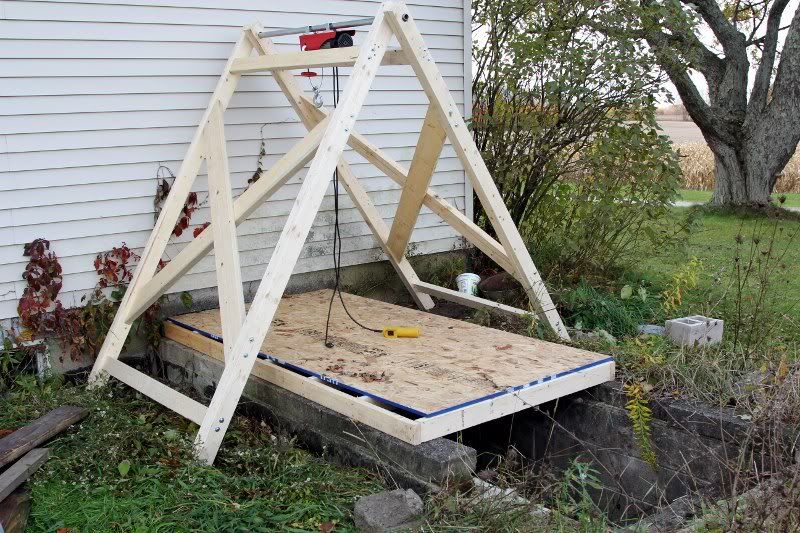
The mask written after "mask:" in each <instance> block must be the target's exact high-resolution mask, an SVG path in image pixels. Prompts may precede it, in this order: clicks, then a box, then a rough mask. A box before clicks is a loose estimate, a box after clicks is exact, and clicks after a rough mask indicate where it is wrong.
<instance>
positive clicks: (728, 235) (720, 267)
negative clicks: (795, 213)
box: [640, 213, 800, 319]
mask: <svg viewBox="0 0 800 533" xmlns="http://www.w3.org/2000/svg"><path fill="white" fill-rule="evenodd" d="M738 241H741V242H738ZM770 243H772V249H773V252H772V255H773V256H775V258H776V264H775V269H774V271H773V273H772V282H773V285H772V286H771V290H772V291H775V292H779V293H780V298H779V301H777V302H776V304H777V305H779V306H780V309H781V310H782V311H784V312H786V313H788V314H789V315H790V316H791V317H794V318H798V319H800V307H798V305H797V304H798V302H800V276H798V275H797V265H798V263H800V221H797V220H784V219H767V218H756V217H750V216H739V215H734V214H730V215H728V214H714V213H703V214H702V215H701V216H700V218H699V220H698V224H697V226H696V227H695V229H694V230H693V231H692V233H691V235H690V236H689V237H688V239H687V240H686V242H685V243H684V245H683V246H680V247H677V248H672V249H668V250H666V251H665V253H661V254H658V253H656V254H648V255H646V256H644V257H643V258H642V262H641V264H640V269H641V272H643V273H645V274H646V276H647V277H648V278H650V279H652V280H657V281H658V284H659V285H664V284H667V283H668V282H669V280H670V278H671V277H672V276H673V275H674V273H675V272H676V271H678V270H679V269H680V268H681V267H682V266H683V265H686V264H687V263H688V262H689V261H690V260H691V258H693V257H696V258H697V259H699V260H700V261H701V262H702V264H703V266H702V269H701V273H700V279H699V284H698V286H697V288H695V289H693V290H690V291H688V292H687V294H686V296H685V297H686V303H687V307H688V308H689V309H688V310H692V307H693V306H694V310H700V309H697V308H698V307H702V306H703V305H705V304H708V303H709V302H710V301H713V296H714V295H721V294H722V293H725V295H726V296H733V295H732V294H731V292H730V284H731V283H733V281H734V279H735V273H736V269H737V268H740V267H742V266H743V265H744V264H745V263H744V262H745V261H748V260H749V259H750V258H751V256H752V257H753V259H754V260H759V259H761V260H763V258H764V257H765V256H764V255H763V253H762V252H763V251H765V250H766V249H767V247H768V246H769V245H770ZM737 257H739V261H741V263H740V264H737V260H736V258H737ZM778 258H780V261H777V259H778Z"/></svg>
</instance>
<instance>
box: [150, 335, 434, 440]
mask: <svg viewBox="0 0 800 533" xmlns="http://www.w3.org/2000/svg"><path fill="white" fill-rule="evenodd" d="M164 336H165V337H166V338H168V339H172V340H174V341H177V342H179V343H181V344H183V345H184V346H188V347H189V348H192V349H193V350H197V351H199V352H201V353H203V354H204V355H207V356H209V357H212V358H214V359H216V360H217V361H222V362H224V353H223V352H224V349H223V347H222V346H221V345H220V343H219V341H217V340H214V339H212V338H209V337H206V336H205V335H201V334H200V333H197V332H195V331H191V330H188V329H186V328H184V327H181V326H178V325H177V324H175V323H174V322H170V321H165V322H164ZM250 379H263V380H264V381H268V382H270V383H272V384H273V385H277V386H278V387H281V388H283V389H286V390H288V391H291V392H292V393H293V394H297V395H300V396H302V397H303V398H306V399H307V400H311V401H312V402H316V403H318V404H320V405H322V406H323V407H327V408H328V409H332V410H333V411H336V412H337V413H341V414H344V415H346V416H348V417H350V418H352V419H353V420H355V421H357V422H361V423H362V424H367V425H369V426H370V427H373V428H375V429H377V430H379V431H383V432H384V433H388V434H389V435H392V436H395V437H397V438H398V439H400V440H403V441H405V442H409V443H411V444H419V443H420V441H419V438H418V437H417V434H418V433H419V427H418V425H417V424H416V423H415V422H414V421H413V420H411V419H409V418H406V417H404V416H401V415H399V414H397V413H394V412H392V411H390V410H388V409H386V408H385V407H383V406H379V405H375V404H372V403H366V402H363V401H361V400H360V399H358V398H355V397H353V396H351V395H350V394H347V393H346V392H343V391H340V390H337V389H335V388H333V387H331V386H329V385H327V384H326V383H324V382H322V381H320V380H319V379H317V378H316V377H309V376H304V375H302V374H298V373H297V372H294V371H292V370H289V369H287V368H283V367H281V366H279V365H276V364H275V363H273V362H272V361H269V360H265V359H259V360H258V361H256V363H255V365H254V366H253V372H252V374H251V377H250Z"/></svg>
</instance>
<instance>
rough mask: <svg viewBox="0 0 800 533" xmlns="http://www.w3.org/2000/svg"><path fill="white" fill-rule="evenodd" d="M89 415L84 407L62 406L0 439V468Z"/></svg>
mask: <svg viewBox="0 0 800 533" xmlns="http://www.w3.org/2000/svg"><path fill="white" fill-rule="evenodd" d="M88 414H89V411H87V410H86V409H84V408H83V407H76V406H74V405H62V406H61V407H57V408H55V409H53V410H52V411H50V412H49V413H47V414H46V415H44V416H41V417H39V418H37V419H36V420H34V421H33V422H31V423H30V424H28V425H27V426H25V427H22V428H20V429H18V430H16V431H15V432H14V433H12V434H10V435H7V436H5V437H3V438H2V439H0V468H2V467H4V466H5V465H7V464H9V463H11V462H13V461H16V460H17V459H19V458H20V457H22V456H23V455H25V454H26V453H28V452H29V451H31V450H32V449H34V448H35V447H36V446H38V445H40V444H41V443H43V442H45V441H47V440H49V439H51V438H53V437H54V436H55V435H58V434H59V433H61V432H62V431H64V430H65V429H67V428H68V427H69V426H71V425H72V424H75V423H76V422H79V421H81V420H83V419H84V418H86V415H88Z"/></svg>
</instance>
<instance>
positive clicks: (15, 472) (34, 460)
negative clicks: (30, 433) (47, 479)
mask: <svg viewBox="0 0 800 533" xmlns="http://www.w3.org/2000/svg"><path fill="white" fill-rule="evenodd" d="M49 455H50V450H49V449H47V448H34V449H33V450H31V451H29V452H28V453H27V454H26V455H25V456H24V457H23V458H22V459H20V460H19V461H17V462H16V463H14V464H13V465H11V466H10V467H8V470H6V471H5V472H3V473H2V474H0V501H3V500H4V499H5V498H6V496H8V495H9V494H11V493H12V492H14V490H15V489H16V488H17V487H19V486H20V485H22V484H23V483H24V482H25V480H26V479H28V478H29V477H31V474H33V473H34V472H35V471H36V470H37V469H38V468H39V467H40V466H41V465H42V463H44V462H45V461H46V460H47V457H48V456H49Z"/></svg>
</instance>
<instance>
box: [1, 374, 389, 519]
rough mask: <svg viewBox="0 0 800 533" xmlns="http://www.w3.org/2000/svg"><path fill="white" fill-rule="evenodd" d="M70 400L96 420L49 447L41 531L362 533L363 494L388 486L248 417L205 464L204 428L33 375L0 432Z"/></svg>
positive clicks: (115, 395)
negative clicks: (198, 447) (199, 454)
mask: <svg viewBox="0 0 800 533" xmlns="http://www.w3.org/2000/svg"><path fill="white" fill-rule="evenodd" d="M26 378H31V379H26ZM64 403H71V404H76V405H82V406H85V407H87V408H88V409H89V410H90V413H91V414H90V415H89V417H88V418H87V419H86V420H84V421H83V422H82V423H81V424H80V425H79V426H77V427H75V428H73V429H71V430H69V431H68V432H66V433H65V434H63V435H62V436H60V437H58V438H56V439H55V440H54V441H52V442H51V444H50V445H49V446H50V447H51V449H52V456H51V458H50V460H49V461H48V462H47V463H46V464H45V466H44V467H42V469H41V470H40V471H39V472H37V474H36V475H35V477H34V481H33V485H32V490H33V508H32V514H31V522H30V524H29V527H30V530H31V531H55V530H57V529H58V528H71V530H73V531H100V530H103V531H107V530H119V531H175V530H181V531H188V530H203V531H223V530H229V531H230V530H234V529H236V530H248V531H275V530H304V531H308V530H312V531H319V530H320V526H322V525H323V524H329V525H332V526H333V527H335V528H336V530H337V531H352V530H353V525H352V518H351V516H350V510H351V509H352V504H353V501H354V499H355V497H356V496H358V495H362V494H368V493H370V492H374V491H378V490H382V488H383V484H382V483H381V482H380V480H378V479H377V478H375V477H374V476H372V475H370V474H367V473H366V472H365V471H363V470H360V469H356V468H343V467H336V466H333V465H331V464H329V463H327V462H325V461H324V460H322V459H319V458H316V457H314V456H312V455H310V454H308V453H306V452H304V451H301V450H299V449H297V448H296V447H294V445H293V441H292V440H291V439H290V438H288V437H287V436H285V435H282V434H280V433H278V432H275V431H273V429H272V428H271V427H270V426H269V425H266V424H264V423H263V422H261V421H260V420H257V419H252V418H246V417H243V416H237V417H235V418H234V421H233V424H232V426H231V429H230V430H229V431H228V434H227V435H226V438H225V444H224V445H223V448H222V450H221V451H220V454H219V456H218V458H217V461H216V463H215V466H213V467H209V466H206V465H203V464H200V463H197V462H196V461H195V460H194V458H193V456H192V439H193V437H194V434H195V433H196V431H197V427H196V426H194V425H193V424H191V423H189V422H187V421H185V420H183V419H181V418H180V417H179V416H177V415H174V414H172V413H171V412H169V411H166V410H164V409H162V408H161V407H160V406H157V405H156V404H153V403H152V402H150V401H149V400H146V399H143V398H142V397H141V396H140V395H139V394H137V393H134V392H132V391H131V390H130V389H127V388H126V387H123V386H119V387H115V386H108V387H106V388H102V389H100V390H99V391H97V392H87V391H85V390H84V389H83V388H81V387H75V386H66V385H61V384H59V383H58V382H53V381H48V382H46V383H44V384H42V385H39V384H37V383H36V381H35V379H33V378H32V377H31V376H26V377H24V378H22V379H20V380H19V383H18V384H17V385H16V386H15V387H14V389H13V390H12V392H11V393H10V394H9V397H8V400H7V401H6V402H5V408H4V409H3V410H2V411H0V428H8V429H12V428H15V427H18V426H20V425H23V424H25V423H27V422H29V421H30V420H32V419H34V418H36V417H38V416H41V415H43V414H44V413H45V412H47V411H48V410H49V409H51V408H53V407H56V406H58V405H62V404H64Z"/></svg>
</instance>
